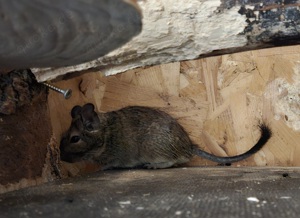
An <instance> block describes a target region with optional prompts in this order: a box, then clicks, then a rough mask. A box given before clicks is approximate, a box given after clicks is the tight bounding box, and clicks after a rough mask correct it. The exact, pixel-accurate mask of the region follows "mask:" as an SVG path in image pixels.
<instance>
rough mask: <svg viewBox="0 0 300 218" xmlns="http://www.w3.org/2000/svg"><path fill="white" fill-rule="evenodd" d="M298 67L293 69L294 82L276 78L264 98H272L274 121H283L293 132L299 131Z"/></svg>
mask: <svg viewBox="0 0 300 218" xmlns="http://www.w3.org/2000/svg"><path fill="white" fill-rule="evenodd" d="M299 67H300V65H296V66H295V67H294V76H293V80H294V82H292V83H289V82H287V80H286V79H285V78H277V79H275V80H274V81H272V82H271V83H270V84H269V85H268V87H267V92H266V93H265V96H266V97H267V98H273V101H272V102H273V107H274V112H275V119H276V120H284V121H285V123H286V124H287V125H288V126H289V127H290V128H292V129H294V130H295V131H299V130H300V94H299V90H300V70H299Z"/></svg>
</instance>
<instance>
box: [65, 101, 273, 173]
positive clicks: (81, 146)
mask: <svg viewBox="0 0 300 218" xmlns="http://www.w3.org/2000/svg"><path fill="white" fill-rule="evenodd" d="M71 116H72V118H73V119H72V124H71V127H70V128H69V130H68V131H67V133H66V134H65V136H64V137H63V139H62V141H61V146H60V150H61V159H62V160H64V161H68V162H76V161H80V160H89V161H95V162H98V163H100V164H102V165H103V166H104V167H103V169H111V168H133V167H145V168H154V169H155V168H167V167H172V166H174V165H178V164H182V163H186V162H188V161H189V160H190V159H191V158H192V157H193V156H194V155H198V156H200V157H203V158H207V159H209V160H212V161H215V162H218V163H223V164H225V163H232V162H236V161H240V160H243V159H245V158H247V157H249V156H251V155H252V154H254V153H255V152H257V151H258V150H260V149H261V148H262V147H263V145H264V144H266V142H267V141H268V140H269V138H270V137H271V135H272V133H271V130H270V129H269V128H268V127H267V126H266V125H265V124H262V125H259V128H260V131H261V137H260V139H259V140H258V142H257V143H256V145H254V146H253V147H252V148H251V149H250V150H249V151H247V152H245V153H243V154H241V155H237V156H232V157H218V156H215V155H213V154H209V153H207V152H205V151H202V150H200V149H199V148H198V147H197V146H196V145H195V144H193V143H192V141H191V140H190V138H189V136H188V134H187V133H186V131H185V130H184V129H183V127H182V126H181V125H180V124H179V123H178V122H177V121H176V120H175V119H174V118H172V117H171V116H170V115H168V114H167V113H165V112H162V111H160V110H156V109H153V108H149V107H140V106H132V107H125V108H123V109H120V110H117V111H112V112H108V113H96V112H95V111H94V105H93V104H85V105H84V106H83V107H80V106H75V107H73V109H72V111H71Z"/></svg>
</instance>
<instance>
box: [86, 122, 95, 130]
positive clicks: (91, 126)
mask: <svg viewBox="0 0 300 218" xmlns="http://www.w3.org/2000/svg"><path fill="white" fill-rule="evenodd" d="M85 128H86V130H87V131H93V130H94V127H93V125H92V124H91V123H88V124H86V126H85Z"/></svg>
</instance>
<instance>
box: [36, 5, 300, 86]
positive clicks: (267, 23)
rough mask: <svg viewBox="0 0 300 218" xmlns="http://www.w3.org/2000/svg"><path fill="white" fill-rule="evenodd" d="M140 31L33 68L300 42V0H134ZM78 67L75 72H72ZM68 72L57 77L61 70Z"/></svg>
mask: <svg viewBox="0 0 300 218" xmlns="http://www.w3.org/2000/svg"><path fill="white" fill-rule="evenodd" d="M138 3H139V6H140V8H141V9H142V13H143V30H142V32H141V34H139V35H138V36H136V37H135V38H133V39H132V40H131V41H130V42H129V43H127V44H126V45H124V46H122V47H121V48H118V49H117V50H114V51H113V52H111V53H109V54H107V55H105V56H104V57H100V58H98V59H96V60H94V61H90V62H87V63H84V64H81V65H76V66H71V67H65V68H49V69H35V70H34V71H35V75H36V76H37V78H38V80H41V81H44V80H49V79H54V78H57V77H59V76H60V77H59V78H60V79H62V78H64V79H66V78H69V76H74V75H79V74H81V73H83V72H87V71H99V70H100V71H101V72H102V73H104V74H105V75H112V74H116V73H119V72H123V71H126V70H129V69H133V68H136V67H142V66H148V65H156V64H162V63H169V62H174V61H182V60H190V59H196V58H199V57H206V56H213V55H219V54H227V53H233V52H239V51H246V50H252V49H260V48H267V47H275V46H281V45H293V44H299V42H300V37H299V36H300V34H299V33H300V32H299V29H300V19H299V18H300V12H299V6H300V1H296V0H292V1H283V0H282V1H281V0H280V1H278V0H268V1H267V0H264V1H263V0H249V1H244V0H239V1H233V0H222V1H219V0H201V1H199V0H187V1H181V0H157V1H151V0H146V1H138ZM74 72H77V73H74ZM66 74H69V75H68V76H65V77H61V76H62V75H66Z"/></svg>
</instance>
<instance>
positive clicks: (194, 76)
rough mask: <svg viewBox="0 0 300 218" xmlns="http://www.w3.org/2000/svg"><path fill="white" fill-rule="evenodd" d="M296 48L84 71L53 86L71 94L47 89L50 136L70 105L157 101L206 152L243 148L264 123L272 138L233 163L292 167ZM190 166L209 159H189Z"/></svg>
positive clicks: (297, 99) (298, 101)
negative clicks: (106, 71)
mask: <svg viewBox="0 0 300 218" xmlns="http://www.w3.org/2000/svg"><path fill="white" fill-rule="evenodd" d="M298 60H300V47H298V46H296V47H284V48H276V49H266V50H257V51H251V52H243V53H236V54H231V55H224V56H216V57H210V58H204V59H199V60H193V61H184V62H176V63H171V64H166V65H159V66H153V67H149V68H138V69H135V70H130V71H127V72H125V73H122V74H118V75H114V76H109V77H103V76H101V73H90V74H85V75H83V76H81V77H77V78H74V79H72V80H68V81H60V82H58V83H56V84H55V85H57V86H59V87H62V88H72V89H73V93H74V95H73V97H72V98H71V99H69V100H64V99H63V97H62V96H60V95H59V94H56V93H54V92H51V93H50V96H49V107H50V110H51V117H52V125H53V129H54V135H55V136H56V137H57V138H58V139H59V138H60V136H61V134H62V133H63V132H64V131H66V129H67V128H68V126H69V124H70V119H71V117H70V115H69V113H70V110H71V108H72V107H73V106H74V105H76V104H79V105H82V104H84V103H86V102H92V103H94V104H95V105H96V107H97V109H98V110H99V111H101V112H106V111H112V110H117V109H120V108H122V107H125V106H128V105H141V106H150V107H155V108H159V109H161V110H163V111H166V112H167V113H169V114H170V115H172V116H173V117H175V118H176V119H177V120H178V122H179V123H180V124H182V125H183V127H184V128H185V129H186V130H187V132H188V133H189V135H190V137H191V139H192V140H193V141H194V142H195V143H196V144H198V145H199V147H200V148H202V149H203V150H205V151H208V152H211V153H214V154H216V155H223V156H231V155H236V154H240V153H243V152H245V151H246V150H248V149H250V147H251V146H253V145H254V144H255V143H256V141H257V140H258V138H259V135H260V134H259V129H258V127H257V125H258V124H259V123H261V122H265V123H267V124H268V125H270V127H271V129H272V131H273V137H272V138H271V140H270V141H269V142H268V144H267V145H266V146H265V147H264V148H263V149H262V150H261V151H259V152H258V153H257V154H255V155H254V156H253V157H250V158H249V159H247V160H245V161H242V162H239V163H235V164H234V165H236V166H278V165H280V166H299V164H300V162H299V160H297V157H298V156H299V155H300V149H299V147H300V145H299V143H298V142H299V141H300V134H299V129H300V128H299V119H300V118H299V114H300V107H299V105H300V96H299V95H298V94H297V90H299V88H300V79H299V78H300V77H299V72H300V70H299V69H300V65H299V61H298ZM189 165H190V166H199V165H216V164H215V163H212V162H210V161H207V160H204V159H201V158H195V159H193V160H192V161H191V162H190V163H189Z"/></svg>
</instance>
